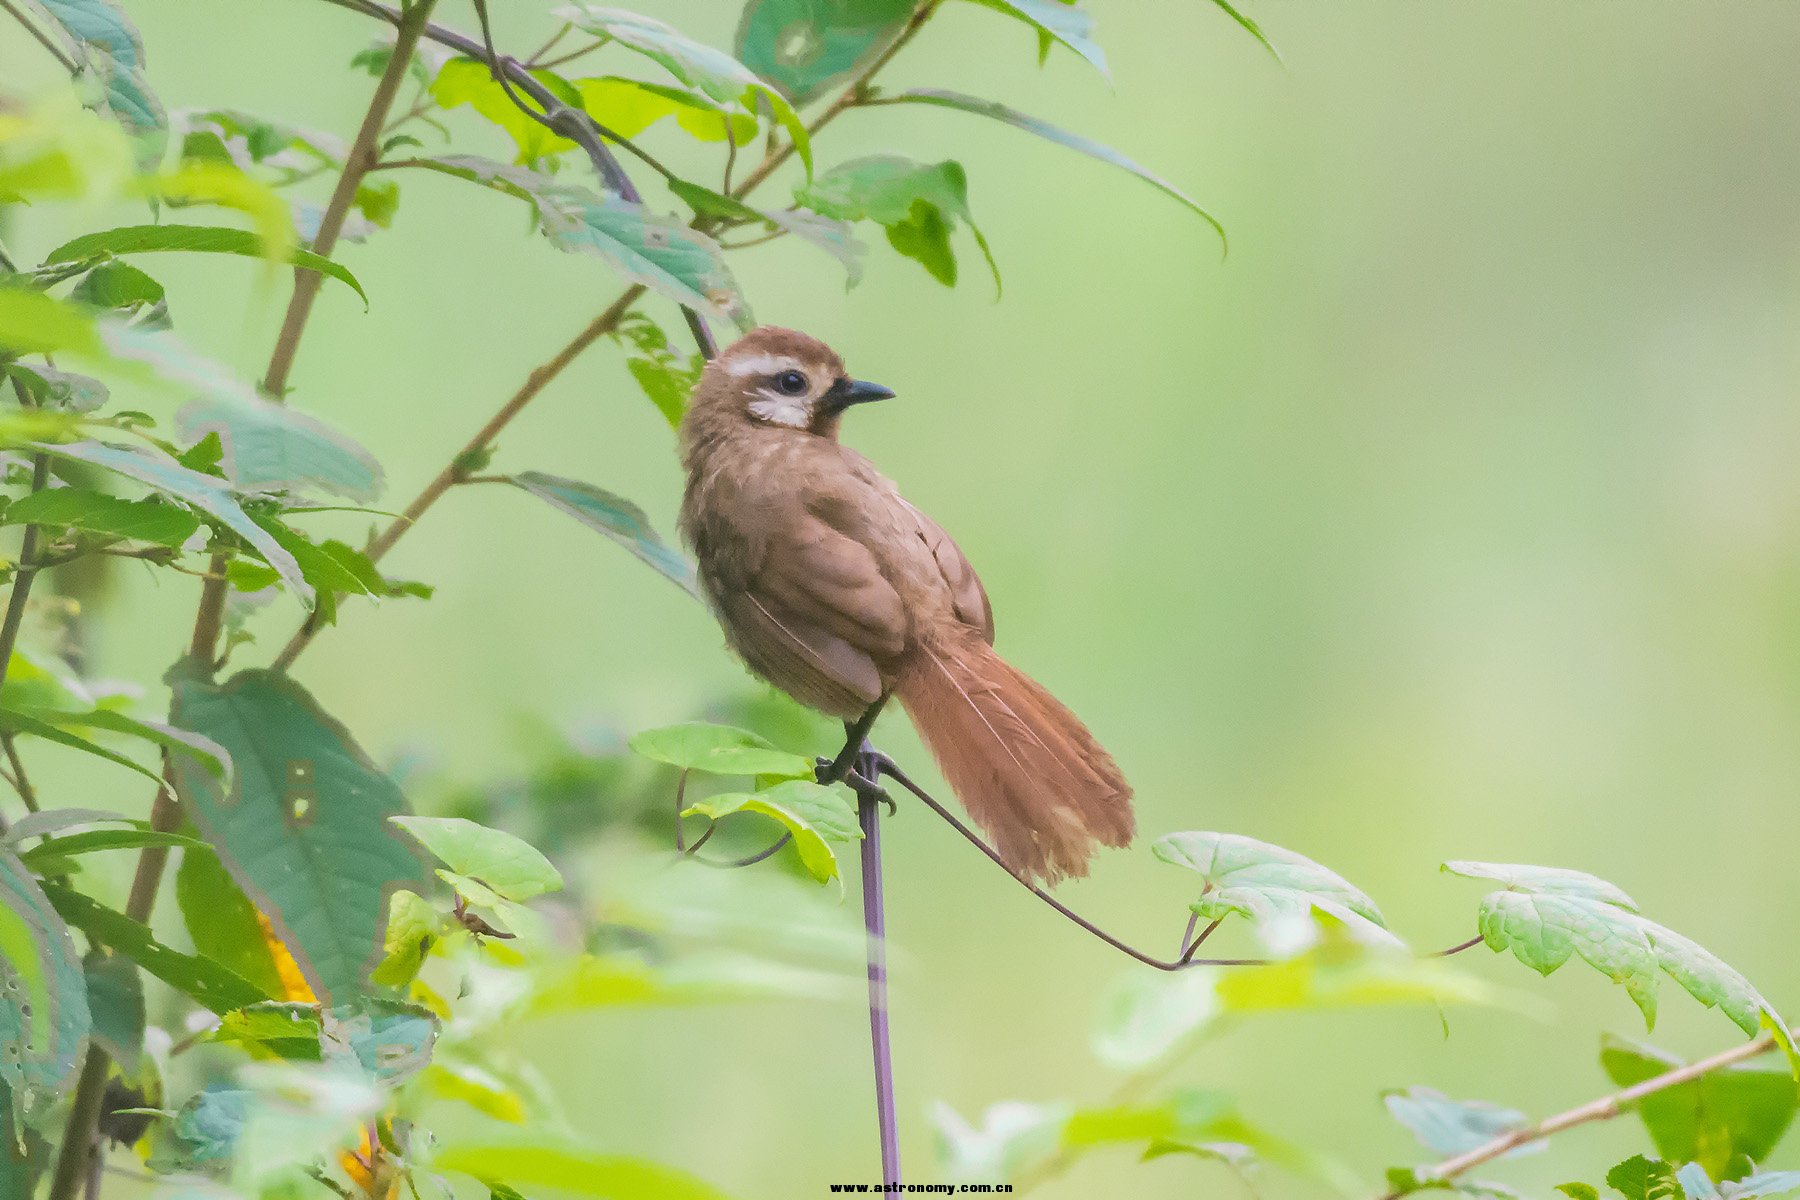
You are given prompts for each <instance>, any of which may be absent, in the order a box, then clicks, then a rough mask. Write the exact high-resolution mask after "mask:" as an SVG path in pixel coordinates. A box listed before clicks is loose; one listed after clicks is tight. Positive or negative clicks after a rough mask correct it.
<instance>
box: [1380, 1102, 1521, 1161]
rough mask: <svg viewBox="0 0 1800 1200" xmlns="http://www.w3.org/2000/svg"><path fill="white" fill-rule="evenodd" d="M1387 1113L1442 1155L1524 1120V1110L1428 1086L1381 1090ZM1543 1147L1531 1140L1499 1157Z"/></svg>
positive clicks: (1459, 1150)
mask: <svg viewBox="0 0 1800 1200" xmlns="http://www.w3.org/2000/svg"><path fill="white" fill-rule="evenodd" d="M1381 1102H1382V1103H1383V1104H1385V1105H1386V1106H1387V1110H1388V1114H1389V1115H1390V1116H1392V1117H1393V1118H1394V1120H1396V1121H1398V1122H1400V1124H1402V1125H1404V1126H1406V1128H1407V1129H1408V1130H1409V1131H1410V1132H1411V1133H1412V1135H1413V1136H1414V1137H1415V1138H1418V1139H1419V1144H1420V1145H1421V1146H1423V1147H1425V1148H1426V1149H1427V1150H1430V1151H1432V1152H1433V1153H1435V1154H1441V1155H1444V1156H1445V1157H1449V1156H1452V1155H1457V1154H1463V1153H1466V1152H1468V1151H1470V1150H1473V1149H1475V1147H1477V1146H1480V1145H1483V1144H1484V1143H1487V1142H1490V1141H1492V1140H1494V1139H1495V1138H1497V1137H1500V1136H1502V1135H1503V1134H1508V1133H1511V1132H1513V1131H1514V1130H1516V1129H1522V1128H1524V1127H1525V1125H1526V1124H1527V1118H1526V1116H1525V1114H1524V1113H1522V1112H1519V1111H1517V1110H1516V1109H1511V1108H1501V1107H1499V1106H1497V1105H1493V1104H1488V1103H1486V1102H1484V1101H1481V1100H1452V1099H1450V1097H1448V1096H1446V1095H1444V1093H1442V1092H1439V1091H1436V1090H1434V1089H1432V1088H1428V1087H1410V1088H1396V1089H1394V1090H1392V1091H1387V1092H1383V1093H1382V1094H1381ZM1544 1147H1545V1143H1544V1142H1541V1141H1539V1142H1530V1143H1527V1144H1526V1145H1523V1146H1520V1147H1518V1148H1516V1149H1514V1150H1509V1151H1507V1153H1506V1155H1502V1157H1509V1156H1511V1155H1515V1154H1529V1153H1532V1152H1535V1151H1538V1150H1542V1149H1544Z"/></svg>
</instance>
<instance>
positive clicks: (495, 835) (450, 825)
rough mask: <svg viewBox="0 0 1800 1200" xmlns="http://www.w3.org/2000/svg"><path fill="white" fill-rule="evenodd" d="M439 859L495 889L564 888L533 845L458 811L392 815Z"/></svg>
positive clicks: (534, 892) (509, 894)
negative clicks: (453, 813) (457, 814)
mask: <svg viewBox="0 0 1800 1200" xmlns="http://www.w3.org/2000/svg"><path fill="white" fill-rule="evenodd" d="M389 819H390V820H391V821H392V822H393V823H394V824H395V825H398V826H399V827H400V828H402V829H404V830H406V832H408V833H410V834H412V836H413V837H415V838H417V839H418V840H419V844H420V845H422V846H424V847H425V849H427V850H429V851H431V853H432V854H433V855H435V856H436V857H437V859H438V861H439V862H441V863H443V864H444V865H445V866H446V867H449V868H450V869H451V870H452V871H454V872H456V873H457V874H459V875H467V876H470V877H471V878H474V879H477V880H480V881H481V882H482V883H484V884H486V885H487V886H488V888H490V889H491V890H492V891H493V892H494V893H495V894H496V895H498V896H500V897H502V898H504V899H507V900H513V901H519V900H529V899H531V898H532V897H533V896H541V895H543V894H544V893H546V892H559V891H561V890H562V886H563V879H562V875H561V873H560V872H558V871H557V869H556V868H555V867H554V866H552V865H551V864H550V860H549V859H547V858H545V857H544V856H543V855H542V854H541V853H539V852H538V850H537V848H536V847H535V846H532V845H531V844H530V843H529V842H526V841H525V840H524V839H522V838H517V837H514V836H513V835H512V834H510V833H507V832H505V831H504V830H500V829H490V828H488V827H487V826H486V825H477V824H476V823H475V822H474V821H469V820H464V819H463V818H462V817H391V818H389Z"/></svg>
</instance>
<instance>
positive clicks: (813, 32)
mask: <svg viewBox="0 0 1800 1200" xmlns="http://www.w3.org/2000/svg"><path fill="white" fill-rule="evenodd" d="M913 8H914V4H913V0H750V3H748V4H746V5H745V6H744V14H743V16H742V17H741V18H739V21H738V31H737V56H738V58H739V59H740V60H741V61H742V62H743V64H744V65H745V66H746V67H748V68H750V69H751V70H752V71H754V72H756V74H757V75H758V76H760V77H762V78H763V79H766V80H768V81H769V82H770V83H772V84H774V85H775V86H776V87H778V88H780V89H781V90H782V92H783V93H784V94H785V95H786V96H787V98H788V99H790V100H792V101H793V102H794V103H795V104H805V103H806V102H807V101H808V100H811V99H812V98H813V97H814V96H817V95H819V94H820V93H822V92H825V91H827V90H829V89H830V88H832V87H835V86H836V85H837V84H839V83H841V82H843V81H844V80H846V79H848V78H850V77H851V76H852V75H854V74H856V72H857V71H859V70H861V69H862V68H863V67H865V66H867V65H868V63H869V62H870V60H872V59H873V58H874V57H875V56H876V55H877V54H879V53H881V51H882V50H884V49H886V48H887V46H888V45H889V44H891V43H892V42H893V40H894V39H895V38H896V37H898V36H899V35H900V31H901V30H903V29H905V28H906V22H907V19H908V18H909V17H911V16H912V12H913Z"/></svg>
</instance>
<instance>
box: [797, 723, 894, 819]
mask: <svg viewBox="0 0 1800 1200" xmlns="http://www.w3.org/2000/svg"><path fill="white" fill-rule="evenodd" d="M836 766H837V764H836V762H835V761H833V760H832V759H829V758H819V759H815V760H814V767H813V775H814V778H816V779H817V780H818V781H819V782H820V783H827V784H829V783H834V782H839V783H843V784H846V785H848V787H849V788H850V790H851V791H853V792H855V793H856V796H857V799H859V800H861V799H864V798H868V799H873V800H879V801H880V802H881V803H883V804H885V805H887V810H888V815H889V816H890V817H891V816H893V815H894V814H895V813H897V812H899V811H900V808H899V805H897V804H895V803H894V798H893V797H892V796H890V795H888V794H887V789H885V788H883V787H882V786H881V775H882V772H883V771H884V770H886V769H888V768H890V767H892V766H893V759H891V758H889V757H888V756H887V755H885V754H883V753H882V752H881V751H879V750H877V749H875V747H873V746H871V745H870V744H869V743H868V742H867V741H866V740H865V741H864V742H863V744H862V749H861V750H859V751H857V753H856V756H855V757H854V758H853V759H852V760H851V763H850V765H849V767H847V768H845V769H844V771H843V774H842V775H841V776H839V777H838V778H837V779H835V780H834V779H833V778H832V775H833V771H834V768H835V767H836Z"/></svg>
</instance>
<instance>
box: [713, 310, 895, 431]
mask: <svg viewBox="0 0 1800 1200" xmlns="http://www.w3.org/2000/svg"><path fill="white" fill-rule="evenodd" d="M893 394H894V393H893V392H891V391H889V390H888V389H887V388H884V387H882V386H881V385H880V384H875V383H865V382H863V381H862V380H860V379H852V378H850V377H849V375H847V374H845V372H844V362H843V360H842V359H840V358H839V357H838V356H837V354H836V353H835V352H834V351H833V350H832V349H831V347H830V346H827V345H826V344H825V343H824V342H821V341H819V340H818V339H817V338H814V337H808V336H807V335H806V334H804V333H799V332H797V331H795V330H792V329H782V328H780V327H779V326H775V325H764V326H762V327H761V328H760V329H753V330H751V331H750V332H749V333H747V334H745V335H744V336H743V337H742V338H740V339H739V340H738V341H737V342H736V343H734V344H733V345H731V346H730V347H729V348H727V349H726V350H725V351H724V352H723V353H722V354H720V355H719V356H718V357H717V358H715V359H714V360H713V361H712V362H710V363H708V364H707V366H706V371H705V373H704V374H703V375H702V376H701V377H700V385H699V386H698V387H696V388H695V389H694V401H693V411H694V413H695V415H696V416H701V415H704V416H707V417H712V418H715V419H716V418H718V417H726V418H731V419H736V420H744V421H749V422H751V423H752V424H753V425H761V426H770V427H773V428H777V429H799V430H804V431H805V432H807V433H814V434H818V435H819V436H821V437H836V436H837V427H838V419H839V418H840V417H841V416H842V415H843V413H844V410H845V409H847V408H849V407H851V406H852V405H856V404H865V403H867V402H868V401H870V400H885V399H887V398H888V397H889V396H892V395H893Z"/></svg>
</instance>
